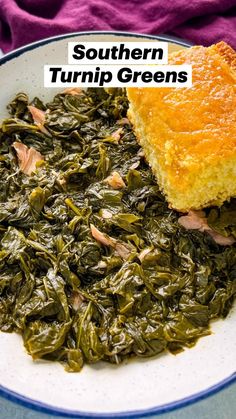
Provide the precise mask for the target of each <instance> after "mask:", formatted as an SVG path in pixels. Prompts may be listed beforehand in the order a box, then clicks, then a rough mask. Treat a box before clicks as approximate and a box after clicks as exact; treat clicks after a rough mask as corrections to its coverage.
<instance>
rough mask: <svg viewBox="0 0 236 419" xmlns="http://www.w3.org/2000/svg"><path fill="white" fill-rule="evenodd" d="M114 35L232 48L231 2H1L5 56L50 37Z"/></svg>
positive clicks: (235, 25)
mask: <svg viewBox="0 0 236 419" xmlns="http://www.w3.org/2000/svg"><path fill="white" fill-rule="evenodd" d="M94 30H114V31H126V32H139V33H146V34H160V33H171V34H173V35H177V36H179V37H183V38H185V39H188V40H190V41H192V42H193V43H194V44H203V45H209V44H212V43H215V42H217V41H220V40H224V41H226V42H228V43H229V44H231V45H232V46H233V47H234V48H235V49H236V0H146V1H145V0H0V48H2V49H3V51H4V52H7V51H10V50H12V49H15V48H18V47H20V46H22V45H25V44H27V43H30V42H33V41H36V40H38V39H42V38H46V37H49V36H52V35H58V34H63V33H67V32H76V31H94Z"/></svg>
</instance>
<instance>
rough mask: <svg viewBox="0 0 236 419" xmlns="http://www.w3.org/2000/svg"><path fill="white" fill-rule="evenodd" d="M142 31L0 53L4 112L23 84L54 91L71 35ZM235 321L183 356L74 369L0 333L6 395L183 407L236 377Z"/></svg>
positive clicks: (121, 413)
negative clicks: (55, 71) (38, 357)
mask: <svg viewBox="0 0 236 419" xmlns="http://www.w3.org/2000/svg"><path fill="white" fill-rule="evenodd" d="M140 37H141V40H147V41H148V39H150V38H148V37H147V36H140V35H135V34H134V35H131V34H124V33H120V34H118V33H116V34H115V33H108V32H107V33H101V32H100V33H81V34H70V35H63V36H61V37H56V38H50V39H47V40H44V41H41V42H38V43H34V44H31V45H29V46H27V47H24V48H20V49H18V50H16V51H14V52H13V53H10V54H8V55H6V56H5V57H3V58H2V59H0V64H2V65H1V66H0V80H1V99H0V119H2V117H4V116H6V115H7V113H6V110H5V107H6V104H7V103H8V102H9V101H10V100H11V99H12V97H13V96H14V95H15V93H17V92H19V91H25V92H27V93H28V94H29V95H30V97H33V96H34V95H37V96H39V97H41V98H43V99H45V100H48V99H50V98H51V97H52V96H53V95H54V94H55V93H56V91H55V90H54V89H47V90H46V89H44V87H43V66H44V64H66V63H67V42H68V40H72V41H77V40H79V41H88V40H89V41H90V40H91V41H94V40H96V41H115V40H121V41H137V40H140ZM151 39H152V40H153V38H151ZM165 39H166V40H167V38H165ZM180 45H181V42H180V41H177V40H173V39H172V40H171V42H170V44H169V49H170V50H177V49H179V48H183V46H180ZM182 45H184V44H182ZM185 45H186V44H185ZM186 46H187V45H186ZM235 326H236V309H234V310H233V311H232V312H231V314H230V316H229V317H227V319H226V320H219V321H217V322H214V324H212V331H213V333H212V335H210V336H207V337H205V338H202V339H200V340H199V342H198V343H197V345H196V346H195V347H194V348H192V349H188V350H185V351H184V352H183V353H181V354H179V355H177V356H174V355H171V354H164V355H163V354H161V355H160V356H158V357H155V358H153V359H149V360H145V361H144V360H137V359H135V360H132V361H130V362H128V363H125V364H122V365H119V366H112V365H110V364H105V363H99V364H97V365H95V366H85V367H84V368H83V370H82V372H81V373H76V374H68V373H66V372H64V370H63V368H62V366H61V365H59V364H58V363H50V362H33V361H32V360H31V358H30V356H28V355H27V354H26V353H25V351H24V349H23V344H22V340H21V337H20V336H18V335H16V334H4V333H0V348H1V349H0V395H2V396H4V397H7V398H9V399H11V400H13V401H15V402H18V403H21V404H24V405H26V406H28V407H32V408H34V409H37V410H40V411H44V412H49V413H51V414H61V415H63V414H64V415H67V416H70V417H91V416H99V417H111V416H115V417H140V416H141V415H142V416H150V415H152V414H154V413H156V414H157V413H162V412H165V411H169V410H172V409H174V408H177V407H183V406H185V405H186V404H189V403H193V402H195V401H196V400H199V399H201V398H204V397H207V396H209V395H210V394H212V393H214V392H216V391H219V390H220V389H222V388H223V387H225V386H226V385H229V384H230V383H232V382H233V381H234V380H236V374H235V371H236V357H235V353H236V334H235Z"/></svg>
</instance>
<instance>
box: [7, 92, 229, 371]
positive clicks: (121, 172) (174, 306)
mask: <svg viewBox="0 0 236 419" xmlns="http://www.w3.org/2000/svg"><path fill="white" fill-rule="evenodd" d="M28 105H30V106H34V107H36V108H37V109H38V110H40V111H42V112H41V115H44V114H43V113H44V112H45V120H44V126H43V129H41V128H42V127H41V128H40V125H39V124H38V125H37V124H36V123H34V120H33V119H32V115H31V112H30V111H29V108H28ZM127 107H128V104H127V98H126V95H125V92H124V91H123V90H121V89H114V90H110V91H109V92H106V91H105V90H103V89H88V90H87V92H78V94H75V95H73V94H66V93H61V94H58V95H56V96H55V98H54V99H53V101H52V102H50V103H48V104H46V105H44V104H43V103H42V102H41V101H40V100H39V99H38V98H35V99H34V100H33V101H32V102H29V99H28V97H27V95H26V94H24V93H20V94H18V95H17V96H16V98H15V99H14V100H13V101H12V102H11V103H10V104H9V106H8V110H9V113H10V117H9V118H8V119H6V120H4V121H3V123H2V126H1V129H0V175H1V183H0V244H1V247H0V329H1V330H2V331H5V332H12V331H17V332H20V333H21V334H22V337H23V341H24V345H25V348H26V350H27V351H28V353H29V354H31V355H32V357H33V358H34V359H38V358H46V359H50V360H58V361H61V362H63V363H64V365H65V367H66V369H67V370H68V371H79V370H80V369H81V368H82V366H83V364H84V363H94V362H97V361H99V360H105V361H109V362H113V363H119V362H121V361H122V360H123V359H124V358H127V357H130V356H132V355H136V356H139V357H148V356H153V355H156V354H158V353H160V352H161V351H163V350H165V349H169V350H170V351H171V352H173V353H176V352H178V351H180V350H182V349H183V348H184V347H191V346H192V345H194V344H195V343H196V340H197V339H198V338H199V337H201V336H204V335H207V334H209V333H210V330H209V322H210V320H211V319H214V318H217V317H225V316H226V315H227V314H228V312H229V310H230V308H231V306H232V304H233V298H234V295H235V291H236V280H235V278H236V251H235V246H230V247H225V246H224V247H222V246H219V245H217V244H216V243H215V242H214V241H213V239H212V238H211V237H210V236H209V235H208V234H203V233H201V232H198V231H193V230H189V231H188V230H185V229H184V228H183V227H181V226H180V225H179V224H178V214H177V213H176V212H174V211H173V210H170V209H169V208H168V205H167V203H166V201H165V199H164V198H163V196H162V194H161V193H160V191H159V189H158V186H157V184H156V181H155V179H154V177H153V175H152V172H151V170H150V168H149V167H148V165H147V164H146V162H145V160H144V158H143V154H142V152H141V150H140V148H139V146H138V143H137V142H136V139H135V136H134V134H133V132H132V129H131V127H130V125H129V122H128V120H127V119H126V112H127ZM14 142H18V143H23V144H24V145H25V146H27V147H32V148H34V149H35V150H37V151H38V152H39V153H41V155H42V156H43V157H44V161H41V163H40V164H39V165H38V166H36V170H34V171H33V172H32V173H31V175H30V176H29V175H27V174H24V173H23V172H22V171H21V170H20V169H19V165H18V160H17V156H16V152H15V149H14V147H13V146H12V145H13V143H14ZM207 217H208V223H209V225H210V227H212V228H213V229H215V231H217V232H219V233H221V234H223V235H225V236H228V235H230V234H231V235H234V236H235V237H236V206H235V201H232V202H231V203H230V204H227V205H225V206H223V207H222V208H221V209H216V208H211V209H210V210H208V212H207Z"/></svg>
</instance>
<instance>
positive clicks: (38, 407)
mask: <svg viewBox="0 0 236 419" xmlns="http://www.w3.org/2000/svg"><path fill="white" fill-rule="evenodd" d="M84 35H88V36H91V35H115V36H129V37H135V38H146V39H158V40H161V41H165V42H173V43H175V44H178V45H182V46H184V47H190V46H192V43H190V42H188V41H185V40H182V39H180V38H176V37H173V36H169V35H165V34H164V35H158V36H155V35H147V34H140V33H133V32H130V33H129V32H113V31H93V32H91V31H90V32H72V33H69V34H63V35H58V36H53V37H50V38H45V39H43V40H41V41H37V42H33V43H31V44H28V45H26V46H24V47H21V48H18V49H16V50H14V51H12V52H9V53H8V54H6V55H4V56H3V57H2V58H0V66H1V65H3V64H5V63H6V62H8V61H10V60H12V59H14V58H16V57H18V56H20V55H22V54H24V53H25V52H27V51H31V50H33V49H36V48H39V47H41V46H43V45H46V44H50V43H51V42H56V41H60V40H62V39H66V38H73V37H75V36H84ZM235 382H236V372H235V373H234V374H232V375H230V376H229V377H227V378H225V379H224V380H222V381H220V382H219V383H217V384H215V385H213V386H211V387H209V388H207V389H205V390H203V391H200V392H199V393H195V394H193V395H191V396H188V397H185V398H183V399H180V400H176V401H174V402H171V403H166V404H163V405H160V406H157V407H152V408H150V409H144V410H135V411H128V412H116V413H92V412H82V411H81V412H80V411H75V410H67V409H63V408H59V407H56V406H51V405H48V404H45V403H42V402H39V401H37V400H34V399H30V398H28V397H25V396H23V395H21V394H19V393H16V392H14V391H12V390H10V389H8V388H6V387H4V386H2V385H0V396H1V397H3V398H4V399H7V400H9V401H11V402H14V403H16V404H18V405H21V406H23V407H27V408H28V409H33V410H35V411H38V412H40V413H47V414H50V415H52V416H64V417H71V418H81V419H82V418H98V419H108V418H116V419H119V418H121V419H131V418H141V417H150V416H153V415H160V414H163V413H168V412H171V411H173V410H177V409H180V408H184V407H187V406H189V405H191V404H194V403H196V402H198V401H201V400H204V399H206V398H208V397H210V396H213V395H214V394H216V393H218V392H219V391H221V390H223V389H225V388H227V387H229V386H230V385H231V384H233V383H235Z"/></svg>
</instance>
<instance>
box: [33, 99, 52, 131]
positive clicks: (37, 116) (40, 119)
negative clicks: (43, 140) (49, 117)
mask: <svg viewBox="0 0 236 419" xmlns="http://www.w3.org/2000/svg"><path fill="white" fill-rule="evenodd" d="M28 109H29V111H30V113H31V115H32V118H33V120H34V123H35V125H37V127H38V128H39V129H40V131H41V132H43V133H44V134H46V135H49V136H51V134H50V132H49V131H48V130H47V129H46V128H45V127H44V123H45V118H46V116H45V112H44V111H42V110H41V109H38V108H36V107H35V106H31V105H29V106H28Z"/></svg>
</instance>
